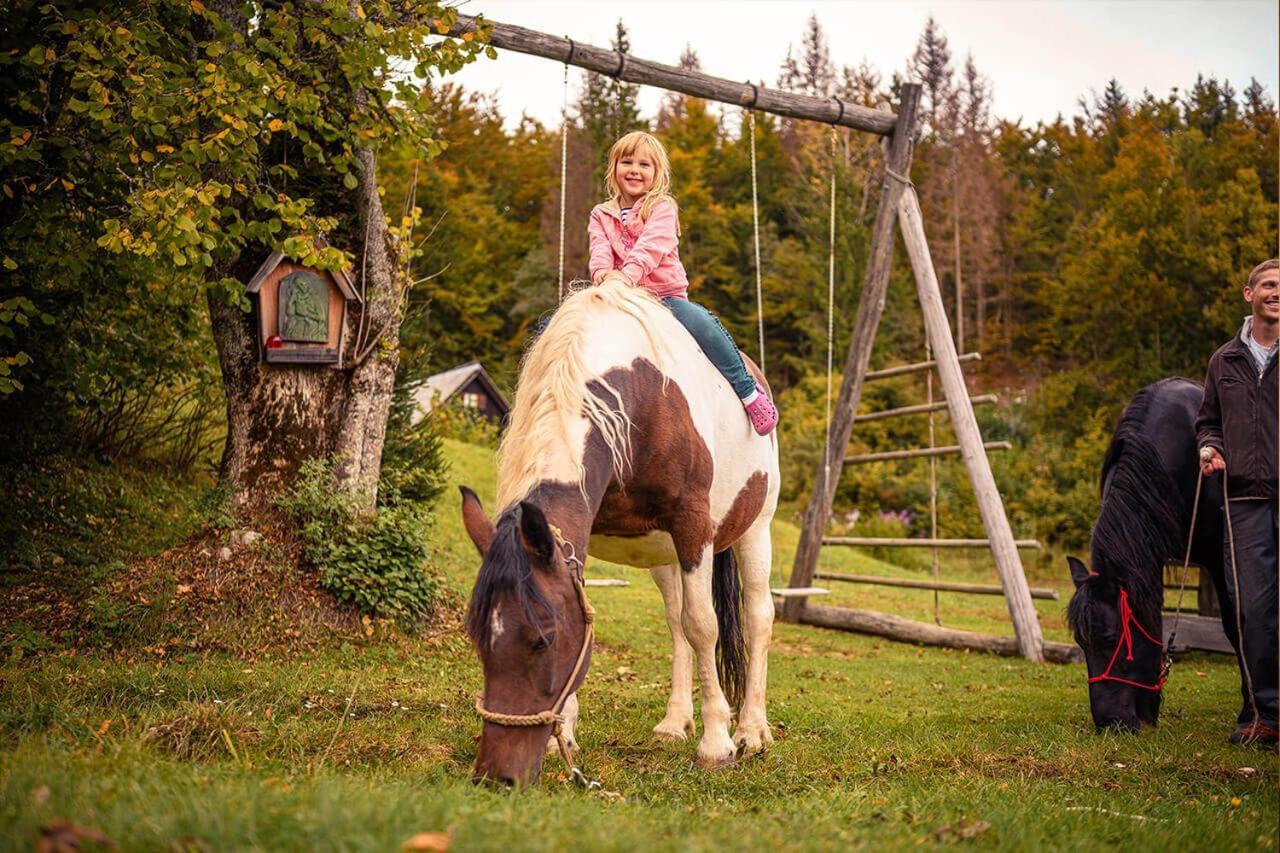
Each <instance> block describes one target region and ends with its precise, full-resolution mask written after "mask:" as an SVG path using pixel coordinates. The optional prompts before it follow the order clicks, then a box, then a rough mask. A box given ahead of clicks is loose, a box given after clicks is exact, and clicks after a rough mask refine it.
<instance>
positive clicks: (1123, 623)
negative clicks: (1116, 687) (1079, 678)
mask: <svg viewBox="0 0 1280 853" xmlns="http://www.w3.org/2000/svg"><path fill="white" fill-rule="evenodd" d="M1130 626H1132V627H1133V628H1137V629H1138V633H1140V634H1141V635H1142V636H1144V637H1146V638H1147V639H1148V640H1149V641H1151V642H1152V643H1154V644H1155V645H1156V646H1157V647H1158V648H1159V649H1160V650H1161V652H1163V651H1164V644H1163V643H1161V642H1160V641H1159V640H1157V639H1156V638H1155V637H1153V636H1151V634H1149V633H1148V632H1147V629H1146V628H1143V627H1142V623H1141V622H1139V621H1138V617H1136V616H1134V615H1133V608H1132V607H1130V606H1129V593H1128V591H1127V590H1126V589H1125V588H1124V587H1121V588H1120V639H1119V640H1117V641H1116V650H1115V651H1114V652H1112V653H1111V660H1110V661H1108V662H1107V668H1106V671H1104V672H1103V673H1102V675H1095V676H1093V677H1092V678H1090V679H1089V683H1090V684H1097V683H1098V682H1100V681H1115V682H1118V683H1120V684H1127V685H1129V686H1130V687H1137V688H1139V689H1142V690H1151V691H1159V690H1160V689H1161V688H1162V687H1164V683H1165V680H1166V679H1167V678H1168V676H1169V664H1168V658H1167V656H1164V655H1162V656H1161V665H1160V676H1159V679H1158V681H1157V682H1156V683H1155V684H1142V683H1141V682H1137V681H1131V680H1130V679H1128V678H1121V677H1120V676H1118V675H1112V674H1111V670H1112V669H1113V668H1114V667H1115V665H1116V660H1118V659H1119V657H1120V650H1121V649H1124V652H1125V658H1124V659H1125V660H1127V661H1128V660H1133V630H1132V629H1131V627H1130Z"/></svg>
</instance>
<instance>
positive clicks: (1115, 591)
mask: <svg viewBox="0 0 1280 853" xmlns="http://www.w3.org/2000/svg"><path fill="white" fill-rule="evenodd" d="M1067 564H1068V565H1069V566H1070V568H1071V579H1072V581H1074V582H1075V586H1076V591H1075V594H1074V595H1072V596H1071V603H1070V604H1069V605H1068V608H1067V621H1068V622H1069V623H1070V624H1071V629H1072V631H1073V632H1074V633H1075V638H1076V642H1077V643H1079V645H1080V648H1081V649H1083V650H1084V658H1085V663H1086V664H1087V665H1088V668H1089V709H1090V711H1092V713H1093V724H1094V725H1095V726H1097V728H1098V731H1100V732H1101V731H1103V730H1106V729H1115V730H1120V731H1128V732H1134V733H1136V732H1138V731H1139V730H1141V728H1142V726H1143V725H1150V726H1154V725H1155V724H1156V720H1157V719H1158V718H1159V716H1160V694H1161V691H1160V684H1161V665H1162V663H1163V660H1162V648H1161V646H1160V641H1159V639H1158V637H1159V633H1158V632H1159V631H1160V625H1159V623H1158V621H1157V622H1156V624H1154V625H1147V624H1145V623H1142V622H1140V621H1139V620H1138V618H1137V617H1136V616H1135V615H1134V614H1133V611H1132V609H1131V607H1130V604H1129V597H1128V593H1127V592H1126V591H1125V590H1124V588H1123V587H1122V586H1121V585H1120V584H1118V583H1117V582H1116V581H1115V579H1114V578H1112V577H1110V576H1107V575H1099V574H1095V573H1093V572H1090V571H1089V569H1088V568H1087V567H1086V566H1085V564H1084V563H1082V562H1080V561H1079V560H1077V559H1076V558H1075V557H1068V558H1067ZM1153 631H1154V632H1156V633H1149V632H1153Z"/></svg>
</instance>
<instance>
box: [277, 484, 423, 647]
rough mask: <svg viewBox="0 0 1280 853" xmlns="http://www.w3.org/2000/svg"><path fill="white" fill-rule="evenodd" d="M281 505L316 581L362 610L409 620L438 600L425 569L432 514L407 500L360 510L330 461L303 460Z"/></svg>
mask: <svg viewBox="0 0 1280 853" xmlns="http://www.w3.org/2000/svg"><path fill="white" fill-rule="evenodd" d="M279 505H280V506H281V508H282V509H284V510H285V511H286V512H288V513H289V515H290V516H292V517H293V519H294V521H295V522H296V523H297V525H298V527H299V530H300V533H301V538H302V543H303V559H304V561H305V562H306V563H307V564H308V565H309V566H311V567H313V568H315V569H317V570H318V572H319V576H320V585H321V587H323V588H324V589H326V590H328V591H329V592H330V593H332V594H333V595H334V597H336V598H337V599H338V600H339V601H341V602H343V603H345V604H351V605H354V606H355V607H356V608H357V609H359V610H360V611H361V612H362V613H367V614H369V615H371V616H378V617H384V618H392V619H396V620H398V621H400V622H401V623H404V624H409V623H412V622H414V621H417V620H418V619H420V618H422V617H423V616H424V615H426V614H427V613H428V612H430V611H431V610H432V609H433V607H434V606H435V603H436V600H437V598H438V597H439V595H440V593H441V591H442V585H441V584H440V582H439V580H438V579H436V578H435V577H434V576H433V575H432V574H429V573H428V569H429V567H430V549H429V547H428V543H429V541H430V532H431V519H430V517H429V516H428V515H427V514H426V512H425V508H424V507H423V506H422V505H421V504H419V503H415V502H412V501H401V502H399V503H394V504H391V505H388V506H383V507H381V508H380V509H379V510H378V512H377V513H368V512H363V511H361V510H360V508H359V504H358V501H357V499H356V496H354V495H351V494H349V493H347V492H345V491H343V490H341V489H337V488H335V487H334V484H333V461H332V460H331V459H313V460H310V461H308V462H306V463H304V464H303V466H302V470H301V473H300V476H299V478H298V481H297V483H295V485H294V487H293V488H292V489H291V490H290V491H289V492H287V493H286V494H285V495H283V496H282V497H281V498H280V499H279Z"/></svg>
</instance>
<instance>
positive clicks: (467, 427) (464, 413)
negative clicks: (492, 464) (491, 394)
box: [428, 402, 502, 450]
mask: <svg viewBox="0 0 1280 853" xmlns="http://www.w3.org/2000/svg"><path fill="white" fill-rule="evenodd" d="M428 420H431V421H434V422H435V424H436V430H437V431H438V432H439V434H440V435H441V436H443V437H445V438H452V439H453V440H455V441H461V442H465V443H466V444H478V445H480V446H481V447H490V448H493V449H495V450H496V449H497V447H498V442H499V440H500V439H501V438H502V432H501V430H500V429H499V427H498V424H496V423H495V422H493V421H491V420H490V419H489V418H487V417H485V416H484V415H483V414H481V413H480V412H479V411H478V410H476V409H472V408H468V407H466V406H463V405H462V404H461V403H458V402H450V403H446V404H445V405H443V406H437V407H436V408H434V409H432V410H431V415H430V416H429V418H428Z"/></svg>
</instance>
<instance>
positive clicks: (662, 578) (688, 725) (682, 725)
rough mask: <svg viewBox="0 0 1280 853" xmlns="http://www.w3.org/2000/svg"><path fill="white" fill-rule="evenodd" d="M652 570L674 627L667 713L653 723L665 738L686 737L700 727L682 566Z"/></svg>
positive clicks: (657, 732)
mask: <svg viewBox="0 0 1280 853" xmlns="http://www.w3.org/2000/svg"><path fill="white" fill-rule="evenodd" d="M649 574H651V575H652V576H653V582H654V583H655V584H657V585H658V589H659V590H660V591H661V592H662V604H663V607H664V608H665V610H666V614H667V628H668V629H669V630H670V631H671V696H670V698H668V699H667V714H666V716H664V717H663V718H662V722H660V723H658V724H657V725H656V726H654V727H653V733H654V734H655V735H656V736H658V737H659V738H662V739H664V740H684V739H685V738H686V737H688V736H689V735H692V734H694V733H695V732H696V731H697V726H695V725H694V722H693V649H692V648H690V646H689V641H688V640H686V639H685V638H684V628H683V627H681V625H680V609H681V608H680V603H681V601H682V600H683V595H682V593H681V583H680V567H679V566H658V567H657V568H654V569H650V570H649Z"/></svg>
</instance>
